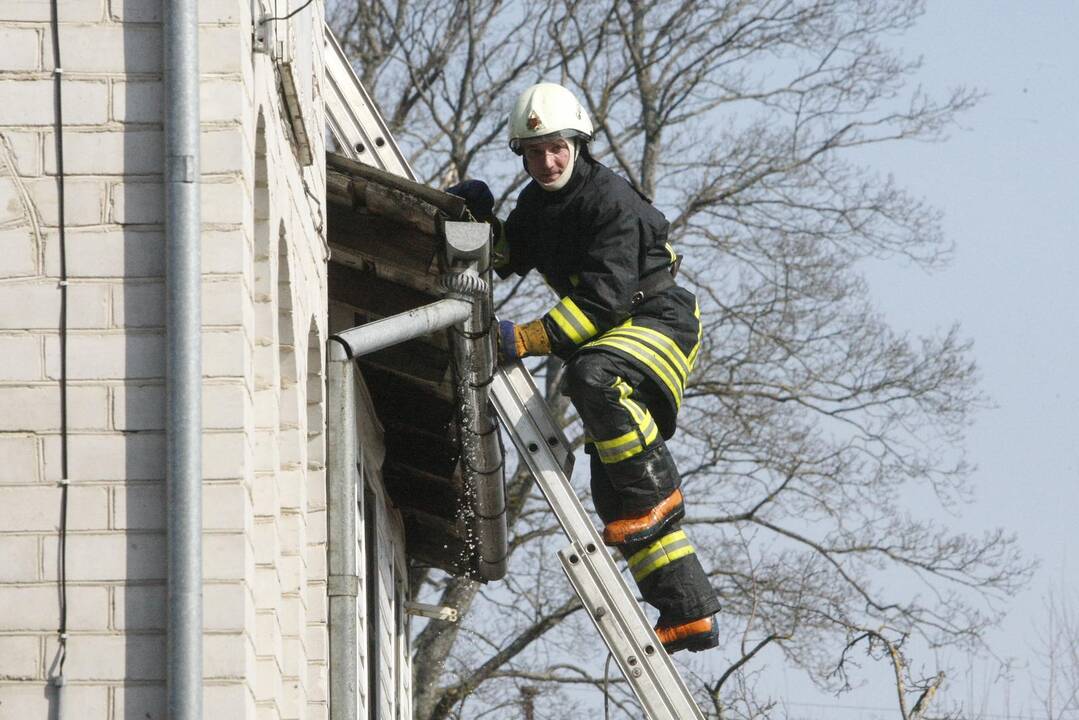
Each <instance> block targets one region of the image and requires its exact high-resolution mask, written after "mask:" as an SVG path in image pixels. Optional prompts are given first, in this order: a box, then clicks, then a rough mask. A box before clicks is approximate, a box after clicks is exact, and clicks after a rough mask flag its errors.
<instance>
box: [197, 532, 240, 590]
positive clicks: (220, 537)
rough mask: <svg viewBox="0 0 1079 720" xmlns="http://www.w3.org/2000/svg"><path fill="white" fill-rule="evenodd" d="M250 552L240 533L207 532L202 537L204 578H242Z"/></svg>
mask: <svg viewBox="0 0 1079 720" xmlns="http://www.w3.org/2000/svg"><path fill="white" fill-rule="evenodd" d="M250 559H251V553H250V550H249V548H248V544H247V537H246V536H245V535H243V534H241V533H208V534H204V535H203V537H202V577H203V579H204V580H243V579H244V578H245V577H246V576H247V563H248V561H249V560H250Z"/></svg>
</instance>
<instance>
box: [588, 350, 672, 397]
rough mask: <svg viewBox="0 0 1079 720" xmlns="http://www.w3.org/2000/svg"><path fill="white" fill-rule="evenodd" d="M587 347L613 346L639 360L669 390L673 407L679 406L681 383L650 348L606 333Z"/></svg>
mask: <svg viewBox="0 0 1079 720" xmlns="http://www.w3.org/2000/svg"><path fill="white" fill-rule="evenodd" d="M589 347H610V348H614V349H616V350H621V351H622V352H624V353H626V354H627V355H629V356H630V357H632V358H636V359H637V360H640V361H641V363H643V364H644V365H645V367H647V368H649V369H650V370H651V371H652V372H654V373H655V374H656V377H658V378H659V379H660V381H661V382H662V383H663V384H664V385H666V386H667V389H668V390H670V391H671V397H673V398H674V404H675V407H676V408H677V407H679V406H681V404H682V384H681V383H680V382H679V381H678V378H677V377H676V376H675V374H674V372H673V371H672V370H671V368H670V366H669V365H668V364H667V362H666V360H664V359H663V358H661V357H660V356H659V355H658V354H657V353H656V351H655V350H653V349H652V348H650V347H648V346H647V345H643V344H641V343H640V342H637V341H635V340H630V339H628V338H608V337H607V336H606V335H604V336H603V337H601V338H600V339H599V340H595V341H593V342H591V343H589Z"/></svg>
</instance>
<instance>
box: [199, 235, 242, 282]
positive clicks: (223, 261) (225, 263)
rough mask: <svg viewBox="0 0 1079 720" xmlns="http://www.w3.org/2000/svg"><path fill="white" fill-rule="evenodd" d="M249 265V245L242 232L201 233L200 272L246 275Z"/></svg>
mask: <svg viewBox="0 0 1079 720" xmlns="http://www.w3.org/2000/svg"><path fill="white" fill-rule="evenodd" d="M250 265H251V244H250V241H249V240H248V238H247V236H246V235H245V233H244V231H243V230H204V231H203V232H202V272H204V273H229V274H241V273H247V272H249V270H250Z"/></svg>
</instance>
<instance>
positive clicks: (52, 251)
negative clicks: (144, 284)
mask: <svg viewBox="0 0 1079 720" xmlns="http://www.w3.org/2000/svg"><path fill="white" fill-rule="evenodd" d="M67 242H68V248H67V252H68V264H67V272H68V276H69V277H127V278H135V277H162V276H163V275H164V273H165V236H164V234H163V233H162V232H160V231H153V230H135V229H130V228H127V229H123V230H101V231H90V230H84V231H80V232H69V233H68V234H67ZM45 272H46V273H47V274H48V275H49V276H51V277H57V276H59V274H60V240H59V236H58V235H57V234H55V233H49V235H48V237H47V238H46V241H45Z"/></svg>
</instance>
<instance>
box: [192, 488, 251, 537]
mask: <svg viewBox="0 0 1079 720" xmlns="http://www.w3.org/2000/svg"><path fill="white" fill-rule="evenodd" d="M252 516H253V511H252V509H251V502H250V500H249V498H248V496H247V488H246V487H244V486H243V485H242V484H241V483H207V484H204V485H203V488H202V526H203V527H204V528H206V529H207V530H246V529H247V528H249V527H250V523H249V522H248V519H249V518H251V517H252Z"/></svg>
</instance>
